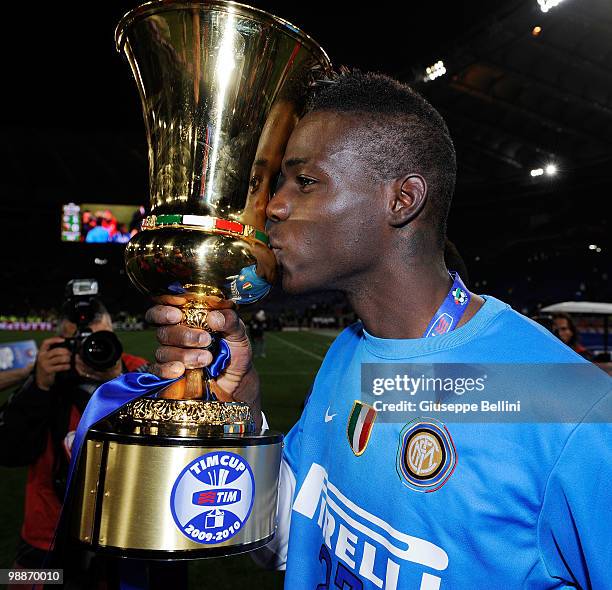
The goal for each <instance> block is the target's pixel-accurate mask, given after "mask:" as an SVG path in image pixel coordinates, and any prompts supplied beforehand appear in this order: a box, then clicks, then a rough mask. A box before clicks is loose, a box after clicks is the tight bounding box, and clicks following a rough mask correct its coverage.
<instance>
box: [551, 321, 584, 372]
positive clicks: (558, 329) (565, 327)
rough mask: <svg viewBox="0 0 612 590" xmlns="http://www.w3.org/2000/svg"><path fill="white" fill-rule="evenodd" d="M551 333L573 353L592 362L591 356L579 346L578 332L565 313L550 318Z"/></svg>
mask: <svg viewBox="0 0 612 590" xmlns="http://www.w3.org/2000/svg"><path fill="white" fill-rule="evenodd" d="M552 332H553V334H554V335H555V336H557V338H559V340H561V342H563V343H564V344H567V346H569V347H570V348H571V349H572V350H573V351H574V352H577V353H578V354H579V355H580V356H582V357H584V358H585V359H587V360H589V361H592V360H593V355H592V354H591V353H590V352H589V351H588V350H587V349H586V348H585V347H584V346H582V344H580V341H579V338H578V331H577V330H576V325H575V324H574V321H573V320H572V317H571V316H570V315H569V314H567V313H556V314H554V315H553V317H552Z"/></svg>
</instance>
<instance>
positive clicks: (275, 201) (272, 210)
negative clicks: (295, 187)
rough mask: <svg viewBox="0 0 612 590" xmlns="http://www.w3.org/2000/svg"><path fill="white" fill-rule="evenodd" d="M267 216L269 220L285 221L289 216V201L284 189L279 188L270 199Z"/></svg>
mask: <svg viewBox="0 0 612 590" xmlns="http://www.w3.org/2000/svg"><path fill="white" fill-rule="evenodd" d="M266 217H267V218H268V221H274V222H279V221H285V220H286V219H287V218H288V217H289V203H288V201H287V199H286V198H285V197H284V194H283V190H282V189H281V190H279V191H277V192H276V194H275V195H274V196H273V197H272V198H271V199H270V200H269V201H268V206H267V207H266Z"/></svg>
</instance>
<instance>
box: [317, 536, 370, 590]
mask: <svg viewBox="0 0 612 590" xmlns="http://www.w3.org/2000/svg"><path fill="white" fill-rule="evenodd" d="M319 561H320V562H321V563H323V564H325V583H324V584H319V585H318V586H317V588H316V590H329V582H330V580H331V575H332V569H333V567H334V566H333V563H332V558H331V555H330V553H329V549H328V548H327V545H321V551H319ZM334 586H335V587H336V588H340V590H363V582H362V581H361V580H360V579H359V578H358V577H357V576H356V575H355V574H354V573H353V572H352V571H351V570H349V569H348V568H347V567H346V566H345V565H344V564H343V563H340V562H338V567H337V569H336V577H335V578H334Z"/></svg>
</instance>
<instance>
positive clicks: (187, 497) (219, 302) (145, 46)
mask: <svg viewBox="0 0 612 590" xmlns="http://www.w3.org/2000/svg"><path fill="white" fill-rule="evenodd" d="M116 43H117V50H118V51H119V52H122V53H123V54H124V55H125V56H126V57H127V60H128V62H129V64H130V66H131V69H132V73H133V75H134V78H135V80H136V84H137V87H138V91H139V94H140V99H141V102H142V107H143V112H144V121H145V128H146V134H147V142H148V150H149V184H150V210H149V215H148V217H147V218H146V219H145V220H144V222H143V225H142V231H141V232H139V233H138V234H136V235H135V236H134V237H133V238H132V240H131V241H130V242H129V244H128V246H127V248H126V254H125V260H126V269H127V273H128V276H129V277H130V279H131V280H132V282H133V283H134V285H136V287H138V289H139V290H140V291H142V292H143V293H144V294H146V295H147V296H149V297H151V298H153V299H155V300H156V301H158V302H161V303H164V304H167V305H176V304H178V306H179V307H180V308H181V309H182V311H183V317H184V319H183V322H182V323H184V324H186V325H189V326H193V327H198V328H204V329H208V325H207V322H206V316H207V314H208V312H209V311H210V310H213V309H223V308H230V307H235V306H238V305H242V304H248V303H253V302H255V301H258V300H260V299H261V298H262V297H264V296H265V295H266V294H267V292H268V291H269V289H270V287H271V285H272V284H273V283H274V281H275V278H276V277H275V275H276V261H275V258H274V255H273V253H272V251H271V249H270V248H269V245H268V237H267V234H266V231H265V222H266V215H265V210H266V206H267V204H268V200H269V196H270V190H271V187H272V186H273V183H274V182H275V179H276V177H277V175H278V172H279V171H280V164H281V160H282V157H283V153H284V150H285V147H286V144H287V141H288V139H289V136H290V134H291V131H292V130H293V128H294V126H295V125H296V123H297V121H298V120H299V117H300V116H301V114H302V112H303V109H304V107H305V103H306V99H307V95H308V90H309V87H310V86H312V84H313V83H314V82H315V81H316V79H317V77H319V76H320V75H321V74H325V73H327V72H329V70H330V68H331V66H330V63H329V60H328V58H327V56H326V54H325V52H324V51H323V50H322V49H321V48H320V47H319V45H318V44H317V43H316V42H314V41H313V40H312V39H311V38H310V37H308V36H307V35H306V34H304V33H303V32H302V31H300V30H299V29H298V28H296V27H295V26H293V25H292V24H290V23H288V22H286V21H284V20H282V19H280V18H277V17H275V16H272V15H270V14H268V13H266V12H264V11H261V10H258V9H255V8H252V7H249V6H245V5H242V4H237V3H234V2H227V1H221V0H205V1H202V2H179V1H171V0H170V1H168V0H159V1H155V2H149V3H147V4H143V5H141V6H139V7H137V8H135V9H134V10H132V11H131V12H129V13H128V14H127V15H126V16H124V17H123V19H122V20H121V21H120V23H119V25H118V27H117V30H116ZM211 379H212V376H211V375H210V374H208V375H207V374H206V373H204V372H203V371H202V370H198V369H195V370H188V371H186V375H185V377H184V378H183V379H181V380H179V381H177V382H175V383H173V384H171V385H169V386H168V387H166V388H165V389H164V390H163V391H161V392H160V393H159V394H158V395H157V396H156V397H154V398H152V397H147V398H144V397H143V398H139V399H136V400H134V401H132V402H130V403H128V404H126V405H125V406H123V407H122V408H121V409H120V411H119V412H117V413H116V414H114V415H112V416H111V417H110V418H108V419H106V420H104V421H102V422H100V423H98V424H96V425H95V426H94V427H93V428H91V429H90V430H89V433H88V435H87V440H86V441H85V443H84V446H83V453H82V455H83V456H82V459H81V463H80V466H79V470H78V472H77V482H78V485H77V495H78V501H77V502H76V506H77V507H78V509H77V510H76V511H75V514H74V517H73V527H72V530H73V534H74V535H75V536H76V538H77V539H78V540H79V541H80V542H81V543H83V544H85V545H87V546H89V547H90V548H93V549H94V550H96V551H102V552H110V553H114V554H118V555H120V556H123V557H137V558H146V559H166V560H168V559H194V558H200V557H211V556H217V555H228V554H231V553H237V552H244V551H248V550H251V549H255V548H257V547H260V546H262V545H264V544H265V543H267V542H269V541H270V540H271V539H272V537H273V535H274V531H275V519H276V501H277V488H278V472H279V466H280V459H281V451H282V435H280V434H278V433H275V432H271V431H269V430H263V431H258V430H257V429H256V427H255V422H254V420H253V417H252V415H251V412H250V409H249V406H248V405H246V404H244V403H240V402H221V401H218V400H216V398H215V396H214V393H213V392H212V390H211V388H210V387H209V383H210V380H211Z"/></svg>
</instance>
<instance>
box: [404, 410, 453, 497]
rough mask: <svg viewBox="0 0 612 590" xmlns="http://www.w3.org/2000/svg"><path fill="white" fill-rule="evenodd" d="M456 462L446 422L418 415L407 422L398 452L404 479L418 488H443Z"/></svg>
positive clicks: (409, 484) (422, 490)
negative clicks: (418, 416)
mask: <svg viewBox="0 0 612 590" xmlns="http://www.w3.org/2000/svg"><path fill="white" fill-rule="evenodd" d="M456 465H457V451H456V450H455V445H454V443H453V439H452V438H451V435H450V433H449V432H448V429H447V428H446V426H444V424H442V423H440V422H438V421H437V420H434V419H433V418H417V419H416V420H414V421H413V422H410V423H408V424H406V426H404V428H403V429H402V432H401V434H400V442H399V449H398V452H397V473H398V474H399V476H400V479H401V480H402V483H403V484H404V485H405V486H407V487H409V488H410V489H411V490H414V491H417V492H435V491H436V490H438V489H440V488H441V487H442V486H443V485H444V484H445V483H446V482H447V481H448V478H449V477H450V476H451V474H452V473H453V471H454V469H455V466H456Z"/></svg>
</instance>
